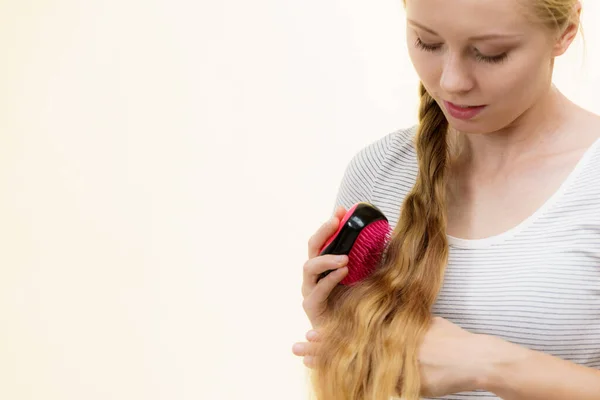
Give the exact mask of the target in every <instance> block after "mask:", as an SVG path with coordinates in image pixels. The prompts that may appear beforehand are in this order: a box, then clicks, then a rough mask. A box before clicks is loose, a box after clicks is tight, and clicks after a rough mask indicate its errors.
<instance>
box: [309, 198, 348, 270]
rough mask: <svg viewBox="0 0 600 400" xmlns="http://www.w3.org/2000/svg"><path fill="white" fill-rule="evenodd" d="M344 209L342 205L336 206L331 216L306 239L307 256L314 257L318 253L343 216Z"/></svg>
mask: <svg viewBox="0 0 600 400" xmlns="http://www.w3.org/2000/svg"><path fill="white" fill-rule="evenodd" d="M345 214H346V209H345V208H344V207H343V206H339V207H338V208H336V210H335V212H334V214H333V216H332V217H331V218H330V219H329V220H328V221H327V222H325V223H324V224H323V225H321V227H320V228H319V229H318V230H317V231H316V232H315V233H314V234H313V235H312V236H311V237H310V239H309V240H308V258H309V259H310V258H314V257H316V256H318V255H319V253H320V250H321V248H322V247H323V245H324V244H325V243H326V242H327V240H328V239H329V238H330V237H331V235H333V234H334V233H335V232H336V231H337V229H338V227H339V224H340V221H341V220H342V219H343V218H344V215H345Z"/></svg>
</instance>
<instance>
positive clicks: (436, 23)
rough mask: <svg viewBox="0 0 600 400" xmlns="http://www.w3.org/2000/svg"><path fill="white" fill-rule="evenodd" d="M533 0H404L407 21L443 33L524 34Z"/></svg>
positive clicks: (530, 24)
mask: <svg viewBox="0 0 600 400" xmlns="http://www.w3.org/2000/svg"><path fill="white" fill-rule="evenodd" d="M530 1H534V0H406V1H405V4H406V15H407V18H408V19H412V20H415V21H417V22H419V23H422V24H425V25H427V27H429V28H431V29H433V30H435V31H436V32H439V33H442V31H444V30H448V29H450V30H454V31H456V32H468V33H473V32H481V31H490V30H500V29H503V30H517V29H520V30H523V29H524V28H527V27H531V26H532V21H531V18H530V16H531V9H529V8H528V7H527V5H528V4H527V3H529V2H530Z"/></svg>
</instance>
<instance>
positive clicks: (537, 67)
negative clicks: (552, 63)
mask: <svg viewBox="0 0 600 400" xmlns="http://www.w3.org/2000/svg"><path fill="white" fill-rule="evenodd" d="M548 79H549V76H548V73H547V71H546V70H544V67H543V61H541V60H540V59H536V58H523V59H519V60H509V61H508V62H507V64H506V65H503V66H499V67H497V68H495V69H494V68H491V69H490V70H489V72H488V73H487V74H486V77H485V79H484V80H483V81H480V82H481V86H482V91H483V92H484V93H489V94H492V96H493V97H494V98H496V99H499V100H500V101H502V102H504V103H505V104H507V106H510V105H512V106H518V105H523V103H529V102H531V101H532V99H534V98H536V97H537V95H538V94H539V93H540V91H541V90H543V88H544V87H545V86H547V82H548Z"/></svg>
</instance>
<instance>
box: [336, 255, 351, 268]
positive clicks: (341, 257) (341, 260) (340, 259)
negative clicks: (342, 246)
mask: <svg viewBox="0 0 600 400" xmlns="http://www.w3.org/2000/svg"><path fill="white" fill-rule="evenodd" d="M347 260H348V256H346V255H343V254H342V255H339V256H336V257H335V262H336V263H338V264H339V265H344V264H345V263H346V261H347Z"/></svg>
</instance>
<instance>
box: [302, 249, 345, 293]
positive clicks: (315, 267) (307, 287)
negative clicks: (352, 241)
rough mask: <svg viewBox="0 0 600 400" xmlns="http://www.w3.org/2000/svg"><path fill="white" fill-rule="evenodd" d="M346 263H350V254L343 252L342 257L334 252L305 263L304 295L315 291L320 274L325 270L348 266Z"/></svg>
mask: <svg viewBox="0 0 600 400" xmlns="http://www.w3.org/2000/svg"><path fill="white" fill-rule="evenodd" d="M346 264H348V256H347V255H345V254H342V255H341V258H338V256H337V255H334V254H325V255H322V256H318V257H315V258H311V259H310V260H307V261H306V263H304V268H303V279H302V283H303V287H302V295H303V297H306V296H308V295H309V294H310V293H311V292H312V291H313V289H314V288H315V286H316V285H317V280H318V279H319V276H320V275H321V274H322V273H323V272H326V271H329V270H337V269H339V268H341V267H344V266H346Z"/></svg>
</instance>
